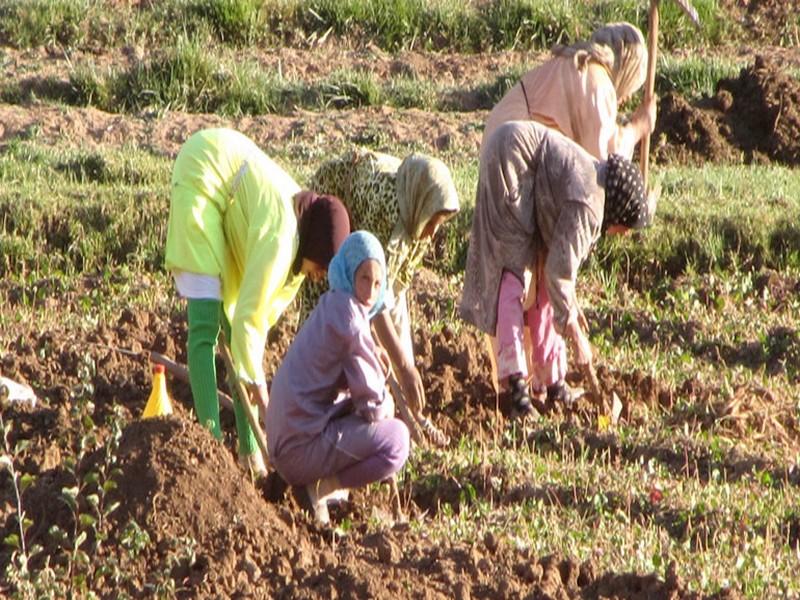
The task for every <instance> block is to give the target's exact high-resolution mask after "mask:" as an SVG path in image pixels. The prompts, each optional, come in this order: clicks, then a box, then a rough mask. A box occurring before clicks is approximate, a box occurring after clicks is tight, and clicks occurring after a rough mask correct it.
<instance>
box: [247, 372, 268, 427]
mask: <svg viewBox="0 0 800 600" xmlns="http://www.w3.org/2000/svg"><path fill="white" fill-rule="evenodd" d="M247 391H248V392H249V394H250V404H251V405H255V406H257V407H258V418H259V421H260V422H261V423H262V427H263V424H264V423H266V422H267V421H266V419H267V405H268V404H269V392H268V391H267V384H266V383H262V384H260V385H257V384H255V383H251V384H248V385H247Z"/></svg>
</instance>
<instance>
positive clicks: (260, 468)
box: [239, 450, 267, 479]
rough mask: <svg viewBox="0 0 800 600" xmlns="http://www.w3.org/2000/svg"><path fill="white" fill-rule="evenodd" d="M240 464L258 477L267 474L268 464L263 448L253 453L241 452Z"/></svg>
mask: <svg viewBox="0 0 800 600" xmlns="http://www.w3.org/2000/svg"><path fill="white" fill-rule="evenodd" d="M239 466H240V467H242V468H243V469H244V470H245V471H247V472H249V473H252V474H253V476H254V477H255V478H256V479H258V478H259V477H266V476H267V465H266V464H264V455H263V454H261V450H256V451H255V452H253V453H252V454H246V455H242V454H240V455H239Z"/></svg>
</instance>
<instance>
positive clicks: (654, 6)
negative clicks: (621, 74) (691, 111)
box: [639, 0, 658, 190]
mask: <svg viewBox="0 0 800 600" xmlns="http://www.w3.org/2000/svg"><path fill="white" fill-rule="evenodd" d="M647 22H648V28H649V31H648V32H647V79H646V80H645V87H644V101H645V103H649V102H650V99H651V98H653V94H654V93H655V88H656V55H657V53H658V0H650V13H649V15H648V19H647ZM639 152H640V154H639V168H640V169H641V170H642V180H643V182H644V189H645V190H646V189H647V175H648V171H649V170H650V134H649V133H647V134H646V135H645V136H644V137H643V138H642V140H641V142H640V144H639Z"/></svg>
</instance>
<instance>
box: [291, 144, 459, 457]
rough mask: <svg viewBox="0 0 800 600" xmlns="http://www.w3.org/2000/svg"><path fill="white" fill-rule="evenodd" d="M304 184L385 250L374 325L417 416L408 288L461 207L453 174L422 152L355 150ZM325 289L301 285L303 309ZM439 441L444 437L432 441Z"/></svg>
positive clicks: (420, 397)
mask: <svg viewBox="0 0 800 600" xmlns="http://www.w3.org/2000/svg"><path fill="white" fill-rule="evenodd" d="M309 185H312V186H316V187H313V188H311V189H315V190H317V191H319V192H320V193H327V194H333V195H335V196H337V197H338V198H340V199H341V200H342V202H344V204H345V206H346V207H347V209H348V211H349V212H350V220H351V228H352V230H353V231H356V230H359V229H364V230H366V231H369V232H371V233H373V234H374V235H375V236H376V237H377V238H378V240H379V241H380V242H381V244H382V245H383V247H384V248H385V249H386V270H387V275H388V288H389V289H388V291H389V293H388V294H387V296H388V297H387V301H386V303H385V304H386V306H387V308H386V309H385V310H383V311H382V312H380V313H378V314H377V315H376V316H375V317H374V318H373V320H372V323H373V325H374V327H375V331H376V333H377V336H378V341H379V342H380V343H381V345H382V346H383V347H384V348H386V350H387V352H388V354H389V358H390V360H391V362H392V367H393V369H394V372H395V374H396V375H397V377H398V380H399V383H400V386H401V388H402V390H403V393H404V395H405V397H406V399H407V400H408V403H409V405H410V406H409V408H411V409H412V410H413V411H414V412H416V413H418V414H419V413H420V411H421V410H422V408H423V407H424V406H425V392H424V390H423V387H422V379H421V377H420V375H419V372H418V371H417V369H416V367H415V366H414V348H413V343H412V338H411V322H410V320H409V315H408V305H407V301H406V291H407V290H408V288H409V286H410V285H411V281H412V279H413V277H414V273H415V271H416V269H417V267H418V266H419V265H420V263H421V262H422V259H423V257H424V256H425V253H426V252H427V251H428V248H429V247H430V245H431V241H432V240H433V236H434V234H435V233H436V231H437V229H438V228H439V226H440V225H441V224H442V223H444V221H446V220H447V219H449V218H451V217H452V216H453V215H455V214H456V213H457V212H458V210H459V201H458V194H457V193H456V188H455V184H454V183H453V178H452V176H451V174H450V170H449V169H448V168H447V166H446V165H445V164H444V163H443V162H442V161H440V160H438V159H436V158H433V157H431V156H427V155H425V154H418V153H414V154H410V155H409V156H407V157H406V158H405V159H404V160H402V161H401V160H400V159H399V158H396V157H394V156H389V155H387V154H382V153H380V152H373V151H370V150H366V149H363V148H359V149H356V150H353V151H351V152H348V153H346V154H344V155H342V156H340V157H337V158H334V159H331V160H329V161H327V162H325V163H323V164H322V165H321V166H320V167H319V169H318V170H317V171H316V173H314V175H313V176H312V178H311V181H310V182H309ZM325 287H326V286H320V285H316V286H311V287H309V288H306V290H305V291H304V292H303V294H302V303H303V306H302V311H303V312H305V313H306V314H307V313H308V312H309V311H310V310H311V309H313V307H314V305H315V304H316V300H317V299H318V297H319V295H320V294H321V293H322V292H323V291H325ZM428 423H429V422H428ZM429 427H430V425H429ZM429 433H431V431H429ZM442 440H443V436H441V435H435V437H434V438H433V441H435V442H441V441H442Z"/></svg>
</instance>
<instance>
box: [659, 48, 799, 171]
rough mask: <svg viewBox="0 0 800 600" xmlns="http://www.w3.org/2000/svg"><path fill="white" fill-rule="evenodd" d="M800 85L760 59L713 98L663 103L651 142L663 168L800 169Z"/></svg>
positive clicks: (676, 97)
mask: <svg viewBox="0 0 800 600" xmlns="http://www.w3.org/2000/svg"><path fill="white" fill-rule="evenodd" d="M798 101H800V82H798V81H797V80H796V79H794V78H793V77H791V76H789V75H788V74H787V73H785V72H784V71H782V70H781V68H780V67H779V66H778V65H777V64H775V63H774V62H772V61H770V60H768V59H766V58H764V57H757V58H756V60H755V62H754V63H753V65H752V66H750V67H747V68H745V69H742V71H741V72H740V74H739V77H738V78H732V79H723V80H720V82H719V83H718V86H717V93H716V95H715V96H714V98H704V99H702V100H699V101H697V102H695V103H693V104H690V103H688V102H687V101H686V100H685V99H684V98H682V97H681V96H679V95H677V94H675V93H668V94H666V95H665V96H664V97H663V98H662V99H661V101H660V103H659V115H658V121H657V126H656V130H655V132H654V135H653V139H654V140H656V142H655V146H654V155H655V156H656V159H657V160H658V161H660V162H670V161H677V162H683V163H700V162H705V161H708V160H710V161H713V162H738V161H740V160H742V159H744V161H745V162H767V161H769V160H772V161H777V162H781V163H784V164H787V165H791V166H794V165H797V164H800V110H798V108H797V106H798Z"/></svg>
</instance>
